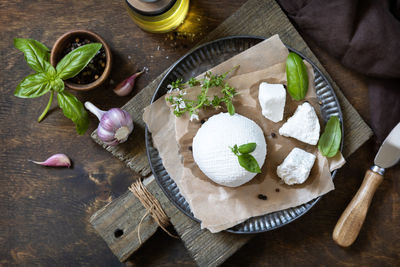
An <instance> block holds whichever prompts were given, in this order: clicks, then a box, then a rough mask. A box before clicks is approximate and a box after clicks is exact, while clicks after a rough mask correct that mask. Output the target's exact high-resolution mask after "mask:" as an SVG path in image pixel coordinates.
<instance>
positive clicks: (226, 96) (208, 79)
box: [166, 66, 239, 121]
mask: <svg viewBox="0 0 400 267" xmlns="http://www.w3.org/2000/svg"><path fill="white" fill-rule="evenodd" d="M238 67H239V66H236V67H234V68H232V69H231V70H230V71H227V72H225V73H224V74H221V75H217V74H212V73H211V72H210V71H208V72H206V74H205V75H204V78H202V79H196V78H190V79H189V80H188V81H187V82H185V83H184V82H183V80H182V79H178V80H176V81H175V82H172V83H171V84H170V85H168V89H169V90H168V93H173V92H177V93H178V94H171V95H169V96H167V97H166V101H168V102H169V103H171V106H172V107H174V114H175V116H177V117H180V116H182V115H183V114H185V113H186V112H188V113H189V115H190V120H191V121H192V120H193V119H196V120H198V119H199V116H198V114H199V109H201V108H205V107H210V106H212V107H214V108H220V107H221V104H222V103H225V105H226V107H227V109H228V112H229V114H230V115H233V114H235V107H234V105H233V104H232V99H233V97H234V96H235V95H236V94H237V92H236V89H235V88H233V87H232V86H230V85H229V84H228V83H227V82H225V78H226V76H227V75H228V74H229V73H230V72H232V71H233V70H235V69H237V68H238ZM198 85H201V92H200V94H199V95H198V96H197V100H190V99H186V98H184V95H186V92H184V91H182V90H183V89H184V88H185V87H189V88H191V87H194V86H198ZM212 87H220V88H222V89H221V93H222V95H223V96H222V97H219V96H217V95H214V96H213V97H212V98H210V97H209V96H208V95H207V93H208V90H209V89H210V88H212Z"/></svg>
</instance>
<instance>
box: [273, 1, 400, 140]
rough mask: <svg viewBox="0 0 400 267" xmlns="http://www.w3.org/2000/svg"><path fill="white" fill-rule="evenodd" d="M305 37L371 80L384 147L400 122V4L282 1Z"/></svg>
mask: <svg viewBox="0 0 400 267" xmlns="http://www.w3.org/2000/svg"><path fill="white" fill-rule="evenodd" d="M278 1H279V4H280V5H281V7H282V8H283V9H284V11H285V12H286V14H287V15H288V17H289V18H290V19H291V20H292V22H294V24H295V26H296V27H297V28H298V30H299V31H300V33H301V34H302V35H304V36H305V37H306V38H310V39H311V40H313V41H314V42H315V43H316V44H317V45H318V46H319V47H321V48H322V49H324V50H326V51H327V52H328V53H329V54H330V55H332V56H334V57H335V58H337V59H338V60H340V62H341V63H342V64H343V65H344V66H346V67H348V68H350V69H353V70H355V71H357V72H359V73H361V74H363V75H366V76H367V85H368V91H369V100H370V101H369V102H370V107H369V109H370V113H371V122H370V124H371V126H372V128H373V130H374V132H375V137H376V141H377V143H378V144H380V143H381V142H382V141H383V140H384V139H385V138H386V136H387V134H388V133H389V132H390V131H391V129H392V128H393V127H394V126H395V125H396V124H397V123H398V122H399V121H400V0H393V1H390V0H359V1H358V0H330V1H326V0H325V1H324V0H296V1H293V0H278Z"/></svg>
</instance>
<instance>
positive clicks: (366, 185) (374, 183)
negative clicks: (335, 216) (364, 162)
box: [332, 170, 383, 247]
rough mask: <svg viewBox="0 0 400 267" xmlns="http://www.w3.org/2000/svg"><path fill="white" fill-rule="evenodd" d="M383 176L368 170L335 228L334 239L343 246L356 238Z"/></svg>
mask: <svg viewBox="0 0 400 267" xmlns="http://www.w3.org/2000/svg"><path fill="white" fill-rule="evenodd" d="M382 180H383V176H382V175H380V174H379V173H376V172H373V171H371V170H368V171H367V172H366V173H365V177H364V180H363V182H362V184H361V187H360V189H358V191H357V194H356V195H355V196H354V197H353V199H352V200H351V202H350V204H349V205H348V206H347V208H346V209H345V211H344V212H343V214H342V216H341V217H340V219H339V221H338V222H337V223H336V226H335V229H334V230H333V235H332V237H333V240H334V241H335V242H336V243H337V244H338V245H340V246H342V247H348V246H350V245H351V244H353V242H354V241H355V240H356V238H357V236H358V233H359V232H360V229H361V226H362V225H363V223H364V220H365V217H366V215H367V212H368V208H369V205H370V204H371V200H372V198H373V196H374V193H375V191H376V189H377V188H378V186H379V185H380V184H381V182H382Z"/></svg>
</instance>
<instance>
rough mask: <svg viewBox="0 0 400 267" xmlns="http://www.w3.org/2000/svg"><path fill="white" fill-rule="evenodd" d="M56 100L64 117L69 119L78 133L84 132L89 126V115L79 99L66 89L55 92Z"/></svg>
mask: <svg viewBox="0 0 400 267" xmlns="http://www.w3.org/2000/svg"><path fill="white" fill-rule="evenodd" d="M57 101H58V105H59V106H60V108H61V109H62V110H63V113H64V115H65V117H67V118H69V119H71V120H72V121H73V122H74V123H75V126H76V131H77V132H78V134H84V133H85V132H86V130H87V128H88V126H89V116H88V114H87V112H86V110H85V109H84V107H83V104H82V103H81V102H79V100H78V99H77V98H76V97H75V96H74V95H72V94H71V93H68V92H66V91H63V92H60V93H58V94H57Z"/></svg>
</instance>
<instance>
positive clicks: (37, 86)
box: [14, 72, 51, 98]
mask: <svg viewBox="0 0 400 267" xmlns="http://www.w3.org/2000/svg"><path fill="white" fill-rule="evenodd" d="M50 89H51V87H50V83H49V79H48V77H47V75H46V73H43V72H39V73H35V74H31V75H28V76H26V77H25V78H24V79H23V80H22V81H21V82H20V83H19V84H18V86H17V88H16V89H15V92H14V95H15V96H17V97H21V98H35V97H39V96H41V95H44V94H45V93H47V92H48V91H50Z"/></svg>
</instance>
